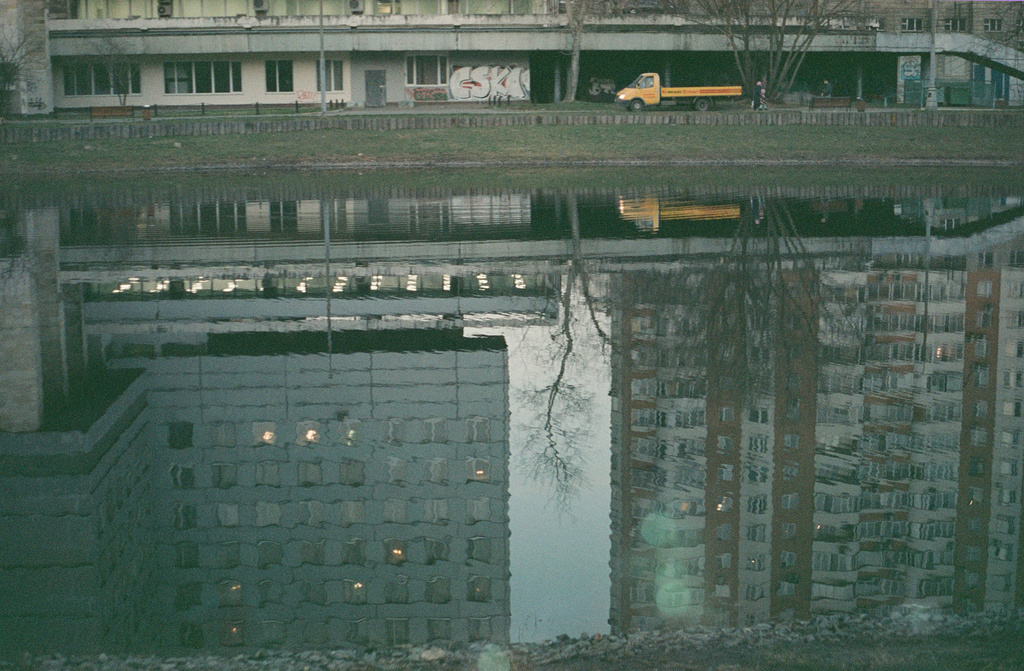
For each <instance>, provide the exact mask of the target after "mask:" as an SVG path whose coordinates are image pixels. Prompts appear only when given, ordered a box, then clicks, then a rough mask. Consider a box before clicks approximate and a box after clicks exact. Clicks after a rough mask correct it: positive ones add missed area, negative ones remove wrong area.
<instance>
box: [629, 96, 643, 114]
mask: <svg viewBox="0 0 1024 671" xmlns="http://www.w3.org/2000/svg"><path fill="white" fill-rule="evenodd" d="M644 107H645V105H644V101H643V100H640V99H639V98H637V99H636V100H631V101H630V103H629V109H631V110H633V111H634V112H643V111H644Z"/></svg>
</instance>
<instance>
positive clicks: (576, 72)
mask: <svg viewBox="0 0 1024 671" xmlns="http://www.w3.org/2000/svg"><path fill="white" fill-rule="evenodd" d="M574 5H575V3H574ZM579 11H582V10H581V8H579V7H575V6H574V8H573V16H572V17H570V18H569V27H570V29H571V30H572V49H571V50H570V52H569V72H568V74H567V75H566V81H565V97H564V98H562V102H567V103H571V102H576V88H577V87H578V86H579V82H580V49H581V47H582V44H583V20H582V17H580V19H579V20H577V18H576V16H575V13H576V12H579Z"/></svg>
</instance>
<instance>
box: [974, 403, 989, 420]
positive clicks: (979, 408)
mask: <svg viewBox="0 0 1024 671" xmlns="http://www.w3.org/2000/svg"><path fill="white" fill-rule="evenodd" d="M974 416H975V417H978V418H981V417H987V416H988V401H975V402H974Z"/></svg>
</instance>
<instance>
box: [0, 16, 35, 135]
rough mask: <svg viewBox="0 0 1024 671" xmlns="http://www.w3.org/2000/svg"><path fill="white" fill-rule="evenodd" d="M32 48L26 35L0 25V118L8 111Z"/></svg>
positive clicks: (13, 28) (11, 26) (12, 27)
mask: <svg viewBox="0 0 1024 671" xmlns="http://www.w3.org/2000/svg"><path fill="white" fill-rule="evenodd" d="M32 47H33V42H32V40H31V38H30V37H29V36H28V35H27V34H26V33H24V32H22V31H20V30H18V29H17V28H16V27H15V26H13V25H10V24H3V25H0V116H2V115H3V114H4V113H5V112H6V111H7V110H8V109H10V106H11V100H12V99H13V97H14V93H15V91H16V90H17V87H18V85H19V84H20V83H21V79H22V76H23V75H24V70H25V66H26V64H27V62H28V58H29V55H30V54H31V53H32Z"/></svg>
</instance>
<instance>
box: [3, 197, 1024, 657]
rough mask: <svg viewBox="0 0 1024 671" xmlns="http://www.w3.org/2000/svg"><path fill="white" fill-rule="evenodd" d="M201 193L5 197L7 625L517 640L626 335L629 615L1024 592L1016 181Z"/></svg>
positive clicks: (97, 634)
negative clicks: (528, 379)
mask: <svg viewBox="0 0 1024 671" xmlns="http://www.w3.org/2000/svg"><path fill="white" fill-rule="evenodd" d="M185 200H187V199H185ZM371 200H372V201H373V202H371ZM183 202H184V201H183ZM188 202H190V203H191V204H190V205H189V206H188V207H185V206H184V205H182V204H181V203H178V204H175V202H174V201H173V200H172V201H171V202H167V201H161V202H157V203H152V204H145V205H142V206H139V205H138V204H133V205H131V206H130V207H129V206H125V207H124V208H122V209H120V210H119V209H117V208H113V209H112V208H110V207H109V206H105V207H104V208H93V209H92V210H91V213H90V211H89V207H91V206H89V207H85V206H81V204H76V206H75V207H74V208H70V207H46V208H36V209H30V210H24V211H17V212H15V213H14V215H13V216H11V215H10V214H8V215H6V216H5V217H4V218H3V221H4V222H6V223H5V224H4V227H3V240H2V242H3V249H4V252H5V254H7V255H8V256H7V257H5V258H3V259H0V261H2V269H0V284H2V286H0V300H2V310H0V314H2V320H3V321H2V328H3V344H2V346H0V389H2V392H0V431H3V432H5V433H2V434H0V479H2V482H0V504H2V505H0V525H2V527H0V532H2V533H0V543H2V544H3V549H4V551H3V553H2V554H0V604H2V606H0V620H2V622H3V629H4V631H5V640H4V644H3V645H4V649H3V651H4V652H9V651H13V650H17V649H21V648H45V647H55V648H59V649H63V650H69V651H71V650H78V649H125V648H147V647H153V648H158V649H177V648H182V647H184V648H200V647H202V648H232V647H236V646H237V647H254V646H273V645H281V646H287V647H321V646H338V645H343V644H352V645H381V644H396V643H425V642H429V641H435V642H454V641H471V640H489V641H495V642H498V643H503V642H507V641H508V639H509V636H510V620H511V618H513V617H514V615H515V614H514V613H511V606H510V603H511V599H510V590H513V589H523V590H529V589H530V587H529V585H527V584H526V583H527V582H529V581H528V580H522V579H521V578H520V582H519V583H517V582H516V576H514V575H513V576H512V578H511V580H510V577H509V571H510V556H511V554H514V552H513V551H512V550H511V549H510V545H509V543H510V539H509V514H510V508H509V506H510V501H512V502H513V504H514V501H515V492H512V494H511V497H510V489H509V488H510V472H509V471H510V469H509V463H510V461H511V460H512V459H513V458H514V459H516V460H517V461H513V462H512V463H519V462H522V461H524V460H526V461H529V462H530V463H531V466H529V468H530V469H532V472H533V474H534V475H541V476H543V475H544V474H545V473H547V474H548V479H549V481H550V483H551V494H552V496H553V497H556V498H559V500H560V501H561V502H562V503H563V504H565V505H567V506H571V505H572V501H573V496H574V493H575V492H576V491H578V490H577V488H579V487H586V486H588V485H587V483H585V482H582V481H580V480H579V473H580V472H581V469H580V467H579V464H580V463H582V462H583V461H586V460H587V459H594V458H595V457H600V456H601V455H595V454H593V453H592V451H590V450H589V449H588V448H589V446H587V445H581V444H579V440H578V438H579V436H583V435H587V433H588V432H587V431H586V430H584V429H588V428H589V427H586V426H584V425H581V423H580V418H581V417H586V416H587V415H586V412H587V408H586V406H587V402H586V399H587V398H588V396H587V394H590V393H592V392H593V391H594V390H593V389H581V388H574V387H571V386H570V385H569V384H568V381H567V379H566V375H565V370H566V366H567V363H566V362H567V361H568V360H569V357H570V356H571V355H573V354H574V353H576V354H579V355H580V356H582V357H589V358H590V359H592V360H593V361H594V362H597V361H600V360H601V357H600V356H598V354H599V352H598V350H599V348H601V347H604V346H605V345H606V344H608V343H610V345H611V352H612V356H611V367H612V369H611V379H612V390H611V393H612V397H613V403H612V416H611V431H612V436H611V445H612V463H611V488H612V492H611V501H612V509H611V523H612V543H611V556H610V558H606V557H585V558H584V557H581V558H578V559H579V561H596V562H601V563H603V562H605V561H608V560H610V566H611V583H610V590H611V612H610V614H609V615H610V623H611V626H612V628H613V629H615V630H620V631H625V630H630V629H633V628H638V627H639V628H646V627H657V626H661V625H662V624H665V623H667V622H668V623H671V622H676V621H703V622H710V623H715V624H746V623H752V622H759V621H767V620H772V619H790V618H807V617H809V616H810V615H812V614H815V613H822V612H834V611H843V612H852V611H856V610H858V609H872V608H876V607H879V606H889V605H895V604H900V603H914V604H921V605H925V606H943V607H945V606H949V607H954V608H958V609H977V608H997V607H1013V606H1018V605H1021V604H1022V603H1024V585H1022V584H1021V581H1020V579H1019V578H1020V569H1021V568H1022V562H1024V558H1022V554H1021V550H1022V548H1021V542H1022V541H1021V538H1022V537H1021V535H1020V533H1019V524H1020V522H1021V507H1020V500H1019V496H1020V491H1021V489H1022V474H1021V459H1022V458H1021V449H1022V447H1021V446H1022V440H1024V438H1022V437H1021V436H1022V431H1024V424H1022V423H1021V422H1024V420H1022V419H1021V418H1022V416H1024V415H1022V407H1024V372H1022V371H1024V364H1021V365H1018V364H1017V362H1019V361H1022V360H1024V344H1022V343H1024V330H1022V329H1024V318H1022V317H1021V314H1024V291H1022V288H1021V287H1022V286H1024V269H1022V268H1024V228H1022V227H1024V223H1022V221H1024V219H1022V217H1021V214H1022V212H1021V201H1020V200H1019V199H1014V198H970V199H968V198H964V199H960V200H957V201H953V200H950V199H947V200H945V201H942V200H939V199H923V198H922V199H913V198H909V197H907V198H905V199H903V200H899V201H896V200H882V199H861V198H838V199H836V198H827V197H820V198H814V199H804V200H799V199H778V198H769V197H766V196H765V195H764V194H752V195H748V196H746V197H736V198H733V199H732V200H729V201H728V202H726V199H718V200H709V201H707V202H704V201H700V200H695V199H692V198H690V197H682V196H679V197H676V196H673V195H671V194H668V195H660V194H654V195H651V194H647V195H644V194H640V195H639V196H638V195H637V194H618V195H616V194H601V195H599V196H598V197H595V198H592V199H588V198H582V197H580V196H579V195H578V194H574V193H567V194H551V193H531V194H521V195H518V194H511V195H509V194H503V195H493V196H492V195H487V194H472V195H466V196H456V197H445V198H436V197H434V198H426V199H424V200H423V201H422V202H421V201H418V200H416V199H415V198H408V197H405V198H404V199H387V198H383V199H368V200H367V199H363V200H362V201H361V200H360V199H359V198H355V197H354V198H349V199H346V198H330V199H324V200H323V201H322V202H323V204H324V205H326V207H321V201H320V200H315V199H310V200H303V201H301V202H296V203H293V204H288V203H285V202H283V201H266V202H263V201H251V202H250V201H246V202H235V201H233V202H230V203H228V202H216V203H213V204H210V203H205V204H204V203H202V202H192V201H188ZM111 212H120V213H121V214H118V215H117V216H114V214H110V213H111ZM175 212H177V214H175ZM414 212H416V213H419V214H417V215H416V217H419V218H416V217H413V215H412V213H414ZM431 212H433V214H430V213H431ZM104 213H106V214H104ZM140 213H141V214H140ZM343 214H344V216H342V215H343ZM140 216H141V217H142V219H144V220H145V221H142V220H140ZM414 220H415V221H414ZM542 220H543V221H545V222H546V223H545V224H544V225H543V226H540V225H538V222H539V221H542ZM140 221H141V223H140ZM322 221H327V222H328V223H329V224H330V225H331V229H330V240H332V241H333V242H331V243H330V245H329V247H328V246H326V245H325V243H324V242H323V233H324V231H323V229H322V227H321V223H320V222H322ZM126 222H127V223H126ZM175 222H177V223H175ZM211 222H212V223H211ZM256 222H259V223H258V225H257V223H256ZM275 222H276V223H275ZM430 222H433V223H430ZM445 222H447V223H445ZM552 222H554V223H552ZM222 224H223V225H222ZM211 226H212V228H211ZM886 227H888V228H889V229H890V233H891V231H892V230H896V231H899V232H903V233H910V234H912V235H908V236H907V237H899V238H896V237H877V236H875V237H872V236H871V235H865V233H872V232H875V231H877V230H878V229H885V228H886ZM823 230H829V231H830V232H829V235H828V236H821V235H820V233H821V231H823ZM127 231H133V233H132V234H131V235H127V233H126V232H127ZM609 231H618V232H619V233H620V235H618V237H606V234H607V233H608V232H609ZM214 233H215V234H217V235H218V236H220V235H223V236H224V238H225V239H224V240H223V241H221V242H218V243H217V244H209V240H207V239H206V237H205V236H207V234H209V235H213V234H214ZM563 233H564V235H563ZM698 234H700V235H698ZM111 236H120V237H116V238H113V239H112V238H111ZM684 236H690V237H684ZM536 237H557V238H564V239H552V240H546V241H544V242H537V241H536V239H535V238H536ZM244 238H263V240H261V241H259V242H256V241H253V240H245V239H244ZM486 238H504V241H502V242H500V243H498V242H492V241H489V240H486ZM666 238H667V239H666ZM394 239H403V240H406V239H408V240H420V241H421V243H420V244H408V243H404V242H396V241H394ZM382 240H384V242H381V241H382ZM386 240H392V242H386ZM114 242H116V243H117V244H112V243H114ZM328 249H329V252H328V254H329V258H330V264H329V265H330V269H329V270H327V269H325V263H324V254H325V251H326V250H328ZM328 305H329V307H328ZM1018 313H1020V314H1018ZM328 315H330V317H329V318H328ZM574 321H575V323H577V324H578V323H586V324H588V325H591V326H592V327H593V331H594V333H595V334H596V335H595V337H591V338H586V339H579V338H577V336H576V335H575V331H574V327H573V323H574ZM538 324H539V325H542V326H544V327H546V328H548V329H549V332H550V335H551V337H552V339H553V341H554V342H555V343H556V346H555V347H554V350H555V351H557V354H558V356H556V357H555V360H554V361H553V362H552V364H551V366H550V368H551V369H552V377H551V381H550V383H549V384H546V385H542V386H540V387H537V388H536V391H537V393H536V394H535V395H534V396H533V397H531V400H530V406H531V408H532V410H533V411H535V415H536V416H537V417H539V418H540V420H539V421H537V422H536V428H537V431H536V433H535V434H533V435H532V436H530V437H528V439H529V444H524V445H510V444H509V421H510V420H509V417H508V412H509V407H510V401H509V387H510V379H512V380H515V379H516V376H522V375H524V374H525V373H524V371H521V370H508V364H507V361H508V357H507V347H508V346H507V345H506V340H505V339H504V338H502V337H494V336H491V337H467V335H466V334H465V331H464V330H465V329H467V328H472V327H484V328H492V329H493V328H496V327H500V328H502V329H505V331H504V332H505V333H515V332H516V330H517V329H523V328H524V327H525V326H528V325H538ZM1018 368H1019V369H1020V370H1018ZM584 377H585V376H584ZM520 386H521V387H525V386H527V385H520ZM97 391H100V392H102V394H101V395H97V394H96V393H95V392H97ZM84 398H89V399H91V402H84V401H83V399H84ZM513 421H516V420H515V418H513ZM511 514H515V513H514V510H513V511H512V512H511ZM593 533H594V534H595V535H598V536H605V535H606V533H607V529H594V530H593ZM557 540H558V539H556V538H546V539H540V542H544V543H556V542H557ZM516 542H517V539H516V538H514V537H513V538H512V539H511V543H513V544H515V543H516ZM520 542H522V541H521V540H520ZM564 570H566V568H565V567H563V566H552V567H550V571H551V572H557V571H564ZM517 584H518V585H519V587H517ZM594 589H600V590H605V593H606V594H607V590H608V589H609V586H608V585H604V586H601V585H596V586H594ZM538 599H539V598H538ZM573 626H574V625H573V622H571V621H567V622H565V623H562V624H561V627H562V629H563V630H567V631H571V630H572V629H573Z"/></svg>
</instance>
